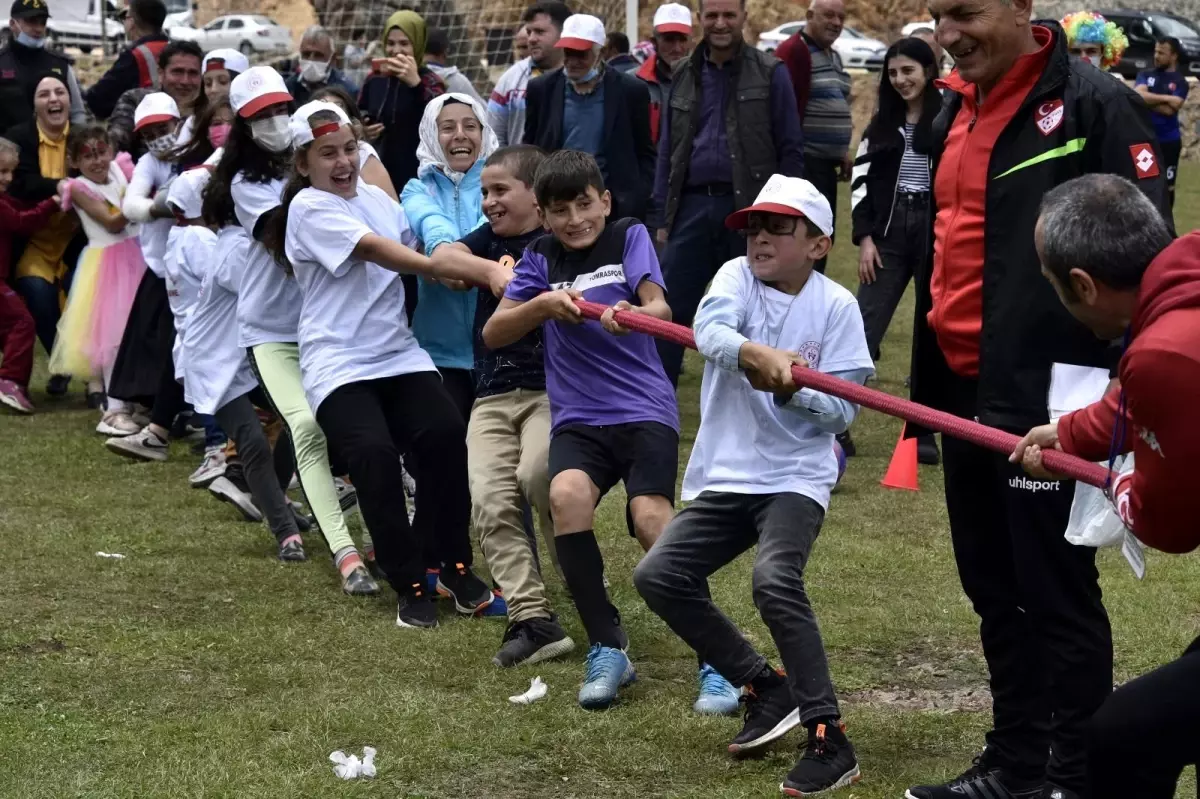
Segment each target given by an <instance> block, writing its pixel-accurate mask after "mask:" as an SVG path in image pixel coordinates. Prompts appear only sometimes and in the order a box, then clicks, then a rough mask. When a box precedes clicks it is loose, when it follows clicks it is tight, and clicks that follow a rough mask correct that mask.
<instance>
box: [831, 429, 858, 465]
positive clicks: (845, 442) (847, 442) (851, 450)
mask: <svg viewBox="0 0 1200 799" xmlns="http://www.w3.org/2000/svg"><path fill="white" fill-rule="evenodd" d="M834 438H836V439H837V443H839V444H841V445H842V452H844V453H846V457H847V458H853V457H854V456H855V455H857V454H858V447H856V446H854V439H853V438H851V437H850V431H849V430H847V431H846V432H844V433H838V434H837V435H836V436H834Z"/></svg>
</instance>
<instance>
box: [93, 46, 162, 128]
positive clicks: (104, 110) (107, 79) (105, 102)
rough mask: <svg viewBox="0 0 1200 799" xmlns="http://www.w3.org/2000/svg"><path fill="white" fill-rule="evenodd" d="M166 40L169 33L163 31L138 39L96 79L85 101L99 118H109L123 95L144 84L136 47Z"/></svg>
mask: <svg viewBox="0 0 1200 799" xmlns="http://www.w3.org/2000/svg"><path fill="white" fill-rule="evenodd" d="M165 41H167V35H166V34H165V33H162V32H161V31H160V32H159V33H155V34H153V35H151V36H143V37H142V38H140V39H138V40H137V41H135V42H134V43H133V44H131V45H129V46H128V47H126V48H125V49H124V50H122V51H121V54H120V55H118V56H117V60H116V61H115V62H113V65H112V66H111V67H109V68H108V71H107V72H105V73H104V74H103V75H101V76H100V80H98V81H96V85H94V86H92V88H90V89H88V90H87V91H86V92H84V95H83V99H84V102H86V103H87V105H88V108H90V109H92V113H93V114H95V115H96V117H97V118H98V119H108V118H109V117H110V116H112V112H113V108H115V107H116V105H117V100H119V99H120V98H121V95H122V94H124V93H125V92H127V91H129V90H130V89H136V88H138V87H139V86H141V85H142V75H141V73H140V72H138V65H137V59H136V58H134V55H133V50H134V48H136V47H140V46H142V45H143V44H146V43H148V42H165Z"/></svg>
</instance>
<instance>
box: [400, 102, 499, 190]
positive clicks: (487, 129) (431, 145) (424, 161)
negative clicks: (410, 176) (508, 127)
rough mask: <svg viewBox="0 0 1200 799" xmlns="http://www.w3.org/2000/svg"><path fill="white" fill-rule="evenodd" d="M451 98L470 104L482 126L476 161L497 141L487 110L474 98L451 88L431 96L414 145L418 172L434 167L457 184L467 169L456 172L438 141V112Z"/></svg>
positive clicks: (492, 149) (493, 148)
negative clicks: (449, 90) (443, 92)
mask: <svg viewBox="0 0 1200 799" xmlns="http://www.w3.org/2000/svg"><path fill="white" fill-rule="evenodd" d="M450 100H457V101H458V102H460V103H462V104H463V105H469V106H470V107H471V111H472V112H473V113H474V114H475V118H476V119H478V120H479V124H480V125H481V126H482V127H483V138H482V139H481V141H480V145H479V158H478V159H476V161H477V162H478V161H480V160H483V159H484V158H487V157H488V156H489V155H491V154H492V153H494V152H496V150H497V148H499V146H500V142H499V140H497V139H496V133H495V131H493V130H492V126H491V125H489V124H488V115H487V112H486V111H485V110H484V108H483V106H482V105H481V104H480V103H479V102H478V101H477V100H475V98H473V97H469V96H467V95H465V94H458V93H457V92H451V93H450V94H441V95H438V96H437V97H435V98H433V99H432V100H430V101H429V104H428V105H426V106H425V115H424V116H422V117H421V143H420V144H419V145H417V160H418V161H420V166H418V167H417V175H418V176H419V177H425V175H427V174H428V173H429V170H431V169H436V170H438V171H439V172H441V173H442V174H443V175H445V176H446V177H448V178H450V180H451V181H452V182H453V183H455V184H457V183H460V182H461V181H462V179H463V178H464V177H466V173H465V172H455V171H454V170H453V169H451V168H450V162H449V161H448V160H447V158H446V154H445V153H444V152H442V145H441V144H440V143H439V142H438V123H437V118H438V114H440V113H442V107H443V106H444V105H446V103H447V102H449V101H450ZM472 166H474V165H472Z"/></svg>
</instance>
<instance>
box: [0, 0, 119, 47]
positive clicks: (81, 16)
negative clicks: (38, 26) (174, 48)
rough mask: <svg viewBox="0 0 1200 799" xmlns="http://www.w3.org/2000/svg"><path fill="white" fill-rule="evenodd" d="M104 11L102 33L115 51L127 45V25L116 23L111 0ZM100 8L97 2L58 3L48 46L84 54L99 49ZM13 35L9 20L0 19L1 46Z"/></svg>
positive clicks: (69, 0)
mask: <svg viewBox="0 0 1200 799" xmlns="http://www.w3.org/2000/svg"><path fill="white" fill-rule="evenodd" d="M105 2H106V3H107V4H108V5H107V9H106V11H105V14H106V18H105V20H104V27H103V30H104V31H106V32H107V33H108V42H109V45H110V47H111V48H112V51H113V52H116V51H118V50H120V49H121V48H122V47H124V46H125V26H124V25H122V24H121V23H120V22H118V21H117V19H116V17H117V10H118V9H117V6H116V5H115V4H114V3H113V2H112V0H105ZM101 30H102V29H101V27H100V6H99V5H98V4H97V0H55V3H54V13H53V14H52V15H51V16H50V19H49V21H48V22H47V23H46V38H47V39H48V40H49V41H48V42H47V44H48V45H49V46H50V47H52V48H55V49H61V48H63V47H78V48H79V49H80V51H82V52H84V53H90V52H92V48H94V47H100V46H101V44H102V40H103V37H102V36H101V34H100V31H101ZM11 35H12V32H11V29H10V28H9V24H8V17H5V18H4V19H3V20H0V45H4V44H8V39H9V37H10V36H11Z"/></svg>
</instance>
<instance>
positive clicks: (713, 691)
mask: <svg viewBox="0 0 1200 799" xmlns="http://www.w3.org/2000/svg"><path fill="white" fill-rule="evenodd" d="M741 697H742V692H741V691H739V690H738V689H737V688H734V687H733V684H732V683H731V682H729V680H727V679H725V678H724V677H722V676H721V674H720V672H718V671H717V670H716V669H714V668H713V667H712V666H710V665H708V664H707V663H705V664H704V665H703V666H701V667H700V694H699V696H697V697H696V704H694V705H692V710H694V711H696V712H697V713H702V714H704V715H706V716H732V715H734V714H735V713H737V711H738V700H739V699H741Z"/></svg>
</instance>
